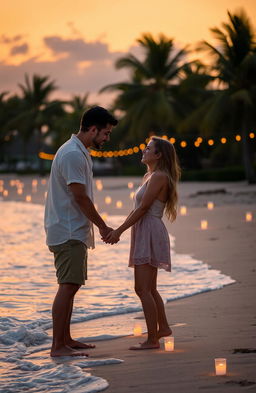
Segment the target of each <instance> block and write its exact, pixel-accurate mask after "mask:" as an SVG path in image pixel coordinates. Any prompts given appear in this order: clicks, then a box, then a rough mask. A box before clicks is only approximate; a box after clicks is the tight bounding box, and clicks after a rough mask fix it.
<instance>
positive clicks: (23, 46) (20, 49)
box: [10, 44, 29, 56]
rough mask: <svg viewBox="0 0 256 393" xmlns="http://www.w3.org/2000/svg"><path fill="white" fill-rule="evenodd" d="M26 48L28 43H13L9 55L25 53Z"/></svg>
mask: <svg viewBox="0 0 256 393" xmlns="http://www.w3.org/2000/svg"><path fill="white" fill-rule="evenodd" d="M28 48H29V47H28V44H21V45H15V46H13V47H12V48H11V50H10V55H11V56H15V55H20V54H25V53H27V52H28Z"/></svg>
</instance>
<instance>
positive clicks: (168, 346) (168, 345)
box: [164, 337, 174, 352]
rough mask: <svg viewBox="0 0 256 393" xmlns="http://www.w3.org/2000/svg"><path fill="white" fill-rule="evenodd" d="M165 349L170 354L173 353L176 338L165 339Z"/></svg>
mask: <svg viewBox="0 0 256 393" xmlns="http://www.w3.org/2000/svg"><path fill="white" fill-rule="evenodd" d="M164 349H165V350H166V351H168V352H172V351H173V350H174V337H165V338H164Z"/></svg>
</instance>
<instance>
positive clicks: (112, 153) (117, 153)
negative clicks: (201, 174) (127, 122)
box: [38, 132, 255, 161]
mask: <svg viewBox="0 0 256 393" xmlns="http://www.w3.org/2000/svg"><path fill="white" fill-rule="evenodd" d="M248 135H249V138H250V139H254V138H255V133H254V132H250V133H249V134H248ZM162 139H165V140H169V141H170V142H171V143H172V144H174V143H176V142H177V139H176V138H174V137H171V138H168V136H167V135H163V136H162ZM149 140H150V138H147V139H146V140H145V142H146V143H148V141H149ZM235 140H236V141H237V142H240V141H241V140H242V137H241V135H239V134H237V135H235ZM202 142H203V138H202V137H201V136H199V137H197V138H196V139H195V140H194V141H193V140H192V141H191V142H190V141H189V142H188V141H185V140H182V141H181V142H180V146H181V147H182V148H185V147H187V146H188V145H189V144H190V143H191V144H192V146H194V147H196V148H198V147H200V145H201V144H202ZM215 142H216V140H214V139H212V138H211V139H208V140H207V144H208V145H209V146H213V145H214V144H215ZM220 142H221V143H222V144H225V143H227V138H226V137H222V138H220ZM145 148H146V144H145V143H141V144H140V145H139V146H133V147H128V148H127V149H120V150H109V151H96V150H90V154H91V156H92V157H97V158H101V157H104V158H112V157H124V156H131V155H133V154H138V153H139V152H140V151H143V150H144V149H145ZM38 155H39V157H40V158H41V159H43V160H50V161H52V160H53V159H54V156H55V155H54V154H48V153H44V152H40V153H39V154H38Z"/></svg>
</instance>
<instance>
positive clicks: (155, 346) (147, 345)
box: [129, 341, 160, 351]
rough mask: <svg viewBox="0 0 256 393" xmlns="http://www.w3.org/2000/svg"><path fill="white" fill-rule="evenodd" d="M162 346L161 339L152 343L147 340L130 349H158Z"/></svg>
mask: <svg viewBox="0 0 256 393" xmlns="http://www.w3.org/2000/svg"><path fill="white" fill-rule="evenodd" d="M158 348H160V344H159V341H156V342H155V343H152V342H150V341H145V342H144V343H141V344H138V345H132V346H131V347H130V348H129V349H131V350H136V351H137V350H143V349H158Z"/></svg>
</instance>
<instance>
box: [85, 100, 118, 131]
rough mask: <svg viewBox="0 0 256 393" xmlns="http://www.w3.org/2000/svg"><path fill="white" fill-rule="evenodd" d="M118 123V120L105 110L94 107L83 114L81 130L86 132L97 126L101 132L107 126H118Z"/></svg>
mask: <svg viewBox="0 0 256 393" xmlns="http://www.w3.org/2000/svg"><path fill="white" fill-rule="evenodd" d="M117 123H118V121H117V119H116V118H115V117H114V116H113V115H111V113H109V112H108V111H107V110H106V109H105V108H102V107H101V106H94V107H92V108H91V109H89V110H88V111H86V112H85V113H84V114H83V116H82V119H81V123H80V130H81V131H83V132H86V131H88V129H89V127H91V126H96V127H97V128H98V130H101V129H102V128H105V127H106V126H107V124H111V125H112V126H116V125H117Z"/></svg>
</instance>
